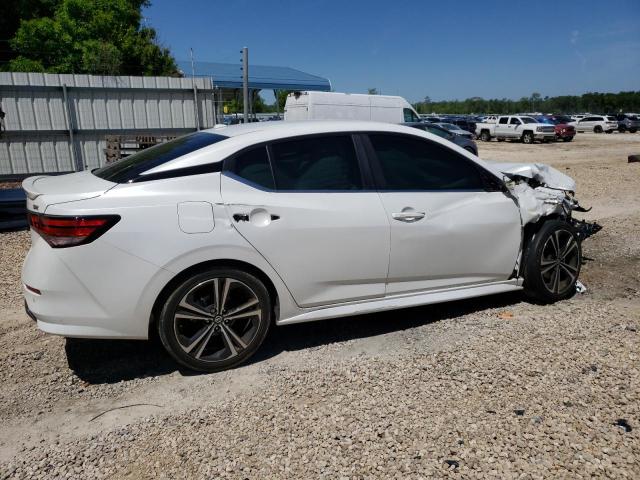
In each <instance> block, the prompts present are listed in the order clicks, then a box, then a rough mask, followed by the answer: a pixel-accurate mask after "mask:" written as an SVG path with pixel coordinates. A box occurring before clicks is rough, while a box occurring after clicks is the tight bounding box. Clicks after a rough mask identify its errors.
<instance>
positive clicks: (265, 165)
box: [230, 145, 275, 190]
mask: <svg viewBox="0 0 640 480" xmlns="http://www.w3.org/2000/svg"><path fill="white" fill-rule="evenodd" d="M231 163H232V165H231V167H230V171H231V172H232V173H234V174H235V175H237V176H238V177H240V178H242V179H244V180H247V181H248V182H249V183H252V184H254V185H257V186H259V187H263V188H268V189H269V190H273V189H274V188H275V184H274V182H273V174H272V173H271V167H270V166H269V156H268V155H267V147H266V146H264V145H262V146H260V147H256V148H252V149H251V150H247V151H245V152H242V153H241V154H239V155H237V156H236V157H235V158H234V159H233V160H232V162H231Z"/></svg>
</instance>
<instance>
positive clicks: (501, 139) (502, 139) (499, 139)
mask: <svg viewBox="0 0 640 480" xmlns="http://www.w3.org/2000/svg"><path fill="white" fill-rule="evenodd" d="M497 140H498V141H499V142H504V140H505V139H504V138H498V139H497Z"/></svg>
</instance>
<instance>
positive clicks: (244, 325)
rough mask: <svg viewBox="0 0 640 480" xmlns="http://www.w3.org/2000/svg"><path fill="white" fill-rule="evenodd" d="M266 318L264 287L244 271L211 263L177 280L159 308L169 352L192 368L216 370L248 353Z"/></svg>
mask: <svg viewBox="0 0 640 480" xmlns="http://www.w3.org/2000/svg"><path fill="white" fill-rule="evenodd" d="M270 324H271V300H270V298H269V294H268V292H267V289H266V288H265V286H264V285H263V284H262V282H261V281H260V280H258V279H257V278H256V277H254V276H253V275H250V274H249V273H247V272H244V271H241V270H236V269H231V268H221V267H215V268H211V269H209V270H207V271H205V272H202V273H199V274H196V275H194V276H193V277H191V278H188V279H187V280H185V281H183V282H182V283H181V284H180V285H178V286H177V287H176V288H175V290H174V291H173V293H171V295H170V296H169V297H168V298H167V300H166V302H165V304H164V307H163V308H162V311H161V313H160V317H159V321H158V333H159V334H160V340H161V341H162V344H163V345H164V347H165V349H166V350H167V351H168V352H169V354H170V355H171V356H172V357H173V358H174V359H175V360H176V361H177V362H178V363H180V364H182V365H184V366H185V367H187V368H190V369H192V370H199V371H202V372H218V371H221V370H227V369H229V368H233V367H235V366H237V365H239V364H241V363H243V362H245V361H246V360H247V359H248V358H249V357H251V356H252V355H253V354H254V353H255V352H256V350H258V348H259V347H260V345H261V344H262V342H263V340H264V339H265V337H266V335H267V332H268V331H269V326H270Z"/></svg>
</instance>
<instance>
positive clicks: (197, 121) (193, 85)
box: [189, 48, 200, 130]
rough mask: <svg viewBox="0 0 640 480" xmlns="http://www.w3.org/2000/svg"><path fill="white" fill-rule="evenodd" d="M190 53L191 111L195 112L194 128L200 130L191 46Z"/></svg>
mask: <svg viewBox="0 0 640 480" xmlns="http://www.w3.org/2000/svg"><path fill="white" fill-rule="evenodd" d="M189 52H190V53H191V87H192V88H193V111H194V114H195V123H196V130H200V113H199V112H198V89H197V88H196V64H195V63H194V61H193V48H190V49H189Z"/></svg>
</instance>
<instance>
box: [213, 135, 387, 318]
mask: <svg viewBox="0 0 640 480" xmlns="http://www.w3.org/2000/svg"><path fill="white" fill-rule="evenodd" d="M361 162H362V156H359V155H357V154H356V149H355V146H354V140H353V138H352V136H351V135H350V134H339V135H323V136H305V137H294V138H291V139H286V140H280V141H276V142H273V143H272V144H268V145H261V146H257V147H254V148H251V149H249V150H247V151H244V152H241V153H239V154H237V155H235V156H233V157H231V158H229V159H227V160H226V161H225V166H224V170H223V174H222V181H221V191H222V197H223V200H224V203H225V205H226V207H227V210H228V213H229V216H230V218H231V219H232V225H233V227H234V228H236V229H237V231H238V232H239V233H240V234H241V235H242V236H243V237H244V238H245V239H246V240H247V241H248V242H249V243H250V244H251V245H253V247H254V248H255V249H256V250H257V251H258V252H260V254H261V255H262V256H263V257H264V258H265V259H266V260H267V261H268V262H269V263H270V264H271V265H272V266H273V268H274V269H275V270H276V272H278V274H279V275H280V277H281V278H282V280H283V281H284V283H285V284H286V285H287V288H288V289H289V291H290V292H291V294H292V296H293V298H294V299H295V301H296V302H297V303H298V305H300V306H302V307H309V306H315V305H325V304H330V303H337V302H345V301H350V300H358V299H364V298H373V297H379V296H382V295H384V292H385V282H386V277H387V268H388V262H389V244H390V239H389V228H390V227H389V221H388V220H387V216H386V213H385V210H384V208H383V206H382V202H381V200H380V197H379V196H378V194H377V192H376V191H375V190H374V189H373V188H366V186H367V185H369V186H370V182H365V180H364V179H363V175H362V171H363V170H362V168H361Z"/></svg>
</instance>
